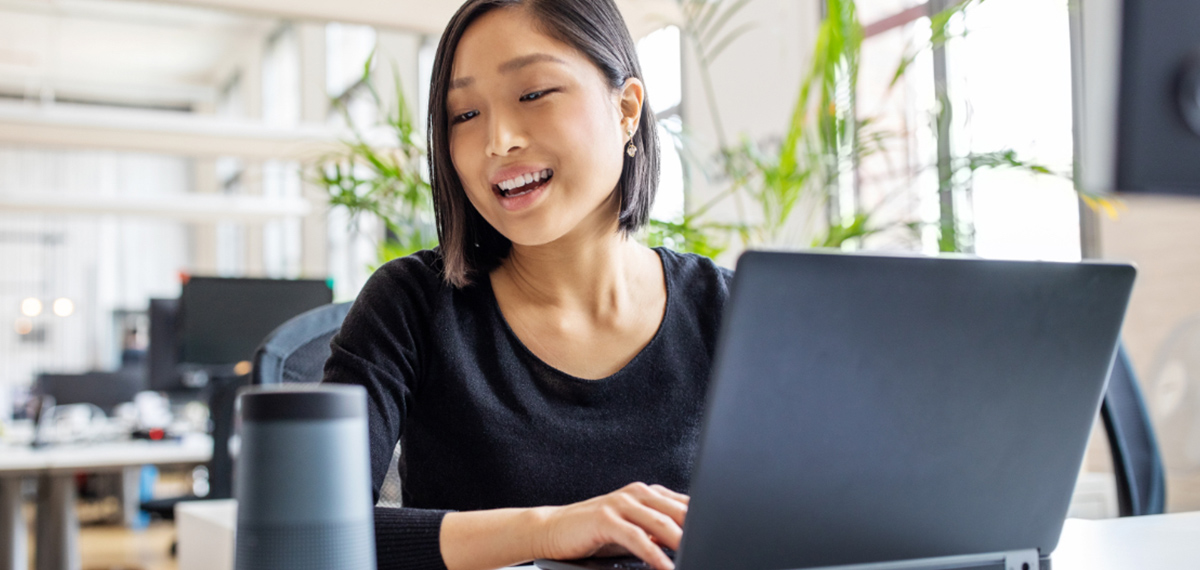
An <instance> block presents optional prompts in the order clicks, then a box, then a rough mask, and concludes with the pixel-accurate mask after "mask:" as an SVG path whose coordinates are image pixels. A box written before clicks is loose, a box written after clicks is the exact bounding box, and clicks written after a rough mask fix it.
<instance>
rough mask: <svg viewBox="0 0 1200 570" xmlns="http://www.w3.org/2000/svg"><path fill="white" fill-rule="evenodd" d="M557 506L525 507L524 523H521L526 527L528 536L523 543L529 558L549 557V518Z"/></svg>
mask: <svg viewBox="0 0 1200 570" xmlns="http://www.w3.org/2000/svg"><path fill="white" fill-rule="evenodd" d="M556 508H557V507H535V508H532V509H526V510H525V511H526V512H525V518H526V521H525V524H523V525H521V527H522V528H524V529H526V531H527V533H528V536H527V537H526V539H525V544H526V545H528V551H529V555H530V559H531V560H536V559H538V558H551V556H550V554H549V552H550V551H551V545H550V544H549V542H550V534H551V533H550V518H551V515H552V514H553V512H554V510H555V509H556Z"/></svg>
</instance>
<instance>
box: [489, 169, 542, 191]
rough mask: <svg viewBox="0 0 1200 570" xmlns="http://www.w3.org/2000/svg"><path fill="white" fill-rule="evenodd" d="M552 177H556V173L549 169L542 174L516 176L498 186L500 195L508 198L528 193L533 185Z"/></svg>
mask: <svg viewBox="0 0 1200 570" xmlns="http://www.w3.org/2000/svg"><path fill="white" fill-rule="evenodd" d="M552 176H554V171H552V170H550V169H549V168H547V169H545V170H542V171H540V172H532V173H529V174H523V175H520V176H514V177H512V178H510V179H508V180H504V181H502V182H500V183H499V184H497V185H496V186H497V187H498V188H500V195H501V196H505V197H507V196H511V195H516V194H523V193H525V192H528V191H529V190H532V189H533V187H532V185H533V184H535V183H538V182H541V181H543V180H549V179H550V177H552ZM527 187H528V188H527Z"/></svg>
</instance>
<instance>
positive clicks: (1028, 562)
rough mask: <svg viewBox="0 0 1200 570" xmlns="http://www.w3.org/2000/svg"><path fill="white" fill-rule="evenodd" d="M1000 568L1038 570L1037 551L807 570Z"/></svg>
mask: <svg viewBox="0 0 1200 570" xmlns="http://www.w3.org/2000/svg"><path fill="white" fill-rule="evenodd" d="M1001 564H1003V565H1004V570H1038V568H1039V567H1038V551H1037V549H1036V548H1029V549H1026V550H1011V551H1008V552H991V553H986V554H963V555H958V556H940V557H937V558H917V559H913V560H897V561H894V562H871V563H868V564H846V565H842V566H822V567H820V568H810V569H807V570H952V569H956V568H977V567H980V566H992V567H995V566H999V565H1001Z"/></svg>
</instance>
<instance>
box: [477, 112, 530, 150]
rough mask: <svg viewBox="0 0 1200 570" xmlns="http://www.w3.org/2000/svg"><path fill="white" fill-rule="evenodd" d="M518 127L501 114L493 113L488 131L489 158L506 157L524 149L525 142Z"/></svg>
mask: <svg viewBox="0 0 1200 570" xmlns="http://www.w3.org/2000/svg"><path fill="white" fill-rule="evenodd" d="M522 132H523V131H522V130H521V128H520V127H519V125H517V124H516V122H515V121H513V120H512V119H511V118H509V117H506V116H504V114H502V113H493V114H492V120H491V122H490V124H489V129H488V146H487V153H488V155H489V156H506V155H508V154H511V153H513V152H516V151H518V150H520V149H522V148H525V145H526V144H527V141H526V140H525V136H524V134H522Z"/></svg>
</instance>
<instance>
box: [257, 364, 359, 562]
mask: <svg viewBox="0 0 1200 570" xmlns="http://www.w3.org/2000/svg"><path fill="white" fill-rule="evenodd" d="M238 404H239V407H240V410H241V411H240V414H241V448H240V450H239V451H238V456H237V460H236V463H235V464H234V495H235V496H236V497H237V500H238V515H237V536H236V539H235V540H236V555H235V563H234V568H235V570H284V569H287V570H375V534H374V507H373V505H372V501H371V469H370V460H369V458H368V451H367V412H366V408H367V394H366V391H365V390H363V389H362V387H359V386H333V385H327V384H283V385H275V386H253V387H249V388H243V389H242V390H241V391H240V393H239V395H238Z"/></svg>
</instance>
